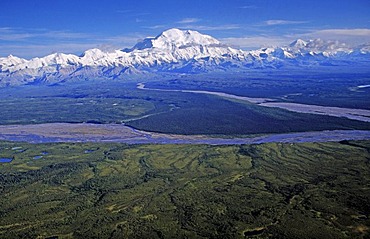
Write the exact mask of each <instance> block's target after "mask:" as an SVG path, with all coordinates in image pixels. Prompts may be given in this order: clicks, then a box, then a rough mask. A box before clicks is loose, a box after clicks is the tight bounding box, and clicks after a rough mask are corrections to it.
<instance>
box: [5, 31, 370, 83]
mask: <svg viewBox="0 0 370 239" xmlns="http://www.w3.org/2000/svg"><path fill="white" fill-rule="evenodd" d="M369 62H370V45H362V46H360V47H358V48H350V47H348V46H347V45H345V44H342V43H339V42H335V41H323V40H320V39H316V40H310V41H304V40H301V39H298V40H296V41H294V42H292V43H291V44H290V45H289V46H286V47H278V48H262V49H259V50H253V51H243V50H238V49H234V48H231V47H229V46H226V45H224V44H221V43H220V42H219V41H218V40H217V39H215V38H213V37H211V36H208V35H204V34H201V33H199V32H197V31H191V30H179V29H170V30H167V31H164V32H163V33H161V34H160V35H158V36H157V37H150V38H146V39H144V40H143V41H141V42H139V43H137V44H136V45H135V46H134V47H133V48H131V49H123V50H116V51H113V52H103V51H101V50H99V49H90V50H87V51H85V52H84V53H83V54H82V55H81V56H76V55H72V54H63V53H55V54H51V55H48V56H45V57H42V58H38V57H36V58H33V59H31V60H25V59H21V58H18V57H15V56H12V55H10V56H8V57H4V58H0V86H6V85H20V84H29V83H40V82H41V83H42V82H50V83H51V82H60V81H68V80H83V79H91V78H94V79H100V78H101V79H125V78H128V77H133V76H137V75H146V74H149V75H153V74H158V73H192V74H194V73H204V72H233V71H237V72H243V71H248V70H249V69H256V68H281V67H286V68H289V67H307V66H310V67H312V66H318V65H343V64H345V65H351V64H353V65H357V64H368V63H369Z"/></svg>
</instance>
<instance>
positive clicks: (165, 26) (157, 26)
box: [144, 25, 168, 29]
mask: <svg viewBox="0 0 370 239" xmlns="http://www.w3.org/2000/svg"><path fill="white" fill-rule="evenodd" d="M144 28H148V29H163V28H168V26H167V25H154V26H147V27H144Z"/></svg>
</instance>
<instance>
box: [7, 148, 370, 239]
mask: <svg viewBox="0 0 370 239" xmlns="http://www.w3.org/2000/svg"><path fill="white" fill-rule="evenodd" d="M0 158H2V159H9V160H10V161H11V162H8V163H0V194H1V197H0V238H7V239H12V238H59V239H62V238H276V239H277V238H287V239H290V238H301V239H306V238H327V239H331V238H332V239H334V238H335V239H341V238H363V239H365V238H369V236H370V229H369V228H370V214H369V212H370V208H369V203H368V202H369V201H370V189H369V185H370V168H369V165H370V164H369V158H370V141H341V142H340V143H338V142H337V143H336V142H327V143H299V144H290V143H289V144H283V143H269V144H259V145H230V146H211V145H127V144H118V143H48V144H28V143H19V142H0ZM9 160H8V161H9Z"/></svg>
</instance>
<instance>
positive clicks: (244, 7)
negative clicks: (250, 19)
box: [239, 5, 258, 9]
mask: <svg viewBox="0 0 370 239" xmlns="http://www.w3.org/2000/svg"><path fill="white" fill-rule="evenodd" d="M239 8H240V9H257V8H258V7H257V6H255V5H246V6H241V7H239Z"/></svg>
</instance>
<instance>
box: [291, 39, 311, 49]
mask: <svg viewBox="0 0 370 239" xmlns="http://www.w3.org/2000/svg"><path fill="white" fill-rule="evenodd" d="M306 46H307V42H305V41H303V40H302V39H297V40H295V41H294V42H292V43H290V44H289V47H292V48H303V47H306Z"/></svg>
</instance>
